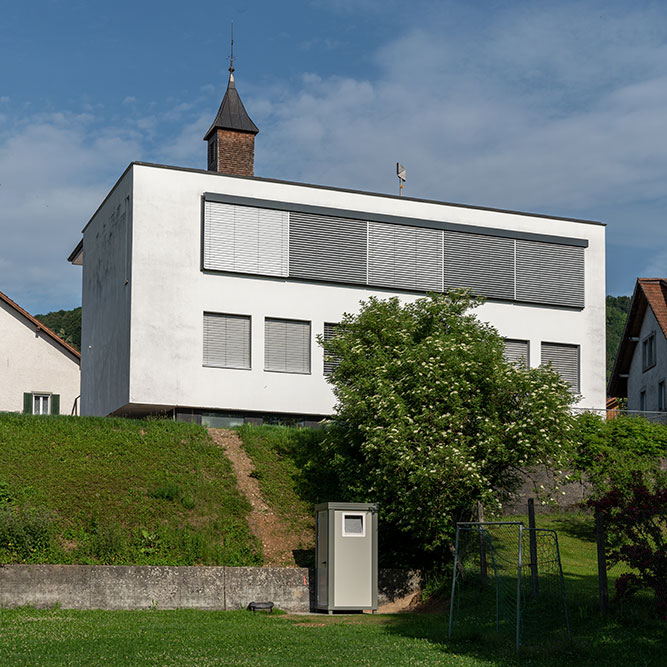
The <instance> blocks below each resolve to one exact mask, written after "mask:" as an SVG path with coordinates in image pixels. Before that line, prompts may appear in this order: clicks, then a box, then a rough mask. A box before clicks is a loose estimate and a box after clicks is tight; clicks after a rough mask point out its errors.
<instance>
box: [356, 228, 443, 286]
mask: <svg viewBox="0 0 667 667" xmlns="http://www.w3.org/2000/svg"><path fill="white" fill-rule="evenodd" d="M368 234H369V235H368V284H369V285H379V286H381V287H397V288H399V289H410V290H420V291H432V292H442V284H443V283H442V281H443V273H442V272H443V261H442V252H443V250H442V232H441V231H440V230H439V229H428V228H425V227H411V226H409V225H394V224H388V223H386V222H370V223H369V225H368Z"/></svg>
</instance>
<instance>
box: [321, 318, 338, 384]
mask: <svg viewBox="0 0 667 667" xmlns="http://www.w3.org/2000/svg"><path fill="white" fill-rule="evenodd" d="M336 326H337V325H336V324H333V323H331V322H325V323H324V335H323V336H322V338H323V339H324V342H325V343H326V342H327V341H330V340H332V339H333V337H334V336H335V335H336ZM339 364H340V359H339V358H338V357H332V356H329V355H328V354H327V351H326V350H325V351H324V375H331V373H333V371H334V369H335V368H337V367H338V365H339Z"/></svg>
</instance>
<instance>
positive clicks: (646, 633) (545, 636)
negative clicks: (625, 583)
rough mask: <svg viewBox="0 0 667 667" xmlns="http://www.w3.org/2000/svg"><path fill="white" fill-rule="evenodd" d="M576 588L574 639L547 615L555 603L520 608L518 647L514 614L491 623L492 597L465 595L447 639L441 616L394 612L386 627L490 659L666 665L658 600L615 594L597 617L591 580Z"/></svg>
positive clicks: (666, 636)
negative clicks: (604, 612) (619, 597)
mask: <svg viewBox="0 0 667 667" xmlns="http://www.w3.org/2000/svg"><path fill="white" fill-rule="evenodd" d="M578 579H579V580H580V581H579V584H581V586H580V587H578V588H577V589H575V590H574V591H572V594H571V596H570V600H569V605H568V606H569V616H570V625H571V629H572V641H571V642H568V641H567V637H566V635H565V633H564V631H563V623H562V620H563V619H562V615H560V614H556V616H555V617H554V616H552V615H551V614H552V613H553V610H554V609H555V607H553V606H549V608H547V609H543V610H541V613H542V614H543V616H542V617H541V618H540V610H539V605H538V606H533V607H531V606H530V605H526V606H525V610H526V611H525V613H527V614H529V613H530V614H532V616H531V618H530V619H524V618H523V615H522V623H523V625H524V632H523V633H522V646H521V648H520V651H519V654H518V657H517V654H516V650H515V629H516V625H515V623H516V616H510V617H509V618H507V619H505V620H503V621H501V623H500V628H499V631H497V630H496V623H495V604H494V598H495V596H493V595H489V594H488V593H487V594H486V595H482V596H480V595H470V596H467V598H465V599H462V600H461V603H460V604H457V608H456V610H455V613H454V631H453V633H452V637H451V638H449V637H448V626H449V617H448V615H446V614H442V615H435V614H422V615H420V614H405V615H397V616H395V617H394V619H393V620H392V623H390V624H388V626H387V632H389V633H392V634H397V635H401V636H406V637H412V638H416V639H421V640H424V641H428V642H431V643H433V644H437V645H439V646H440V647H441V648H442V651H443V652H446V653H449V654H455V655H459V656H462V655H465V656H469V657H473V658H477V659H479V660H487V661H489V662H493V664H495V665H515V664H531V665H548V666H551V665H553V666H556V665H558V666H561V665H600V666H603V665H604V666H605V667H606V666H610V667H614V666H616V665H618V666H619V667H620V666H624V667H625V666H626V665H651V666H652V665H656V666H657V665H664V664H665V647H666V646H667V643H666V642H667V624H665V623H664V622H661V621H659V620H657V618H656V616H655V605H654V604H652V602H653V600H650V598H649V597H647V596H646V597H645V596H640V597H638V598H637V599H634V600H625V601H623V603H622V604H621V603H620V602H618V601H615V600H613V601H612V602H611V605H610V611H609V613H608V614H607V615H606V616H605V617H602V616H600V614H599V611H598V606H597V597H596V596H594V595H593V596H591V595H590V591H591V590H596V586H595V583H594V582H591V581H585V579H595V578H594V577H588V578H587V577H578Z"/></svg>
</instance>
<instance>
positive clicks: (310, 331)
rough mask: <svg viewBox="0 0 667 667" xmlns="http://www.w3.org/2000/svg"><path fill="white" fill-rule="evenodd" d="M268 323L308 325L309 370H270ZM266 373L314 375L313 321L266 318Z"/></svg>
mask: <svg viewBox="0 0 667 667" xmlns="http://www.w3.org/2000/svg"><path fill="white" fill-rule="evenodd" d="M268 322H292V323H296V324H307V325H308V370H307V371H296V370H288V369H281V368H268V367H267V363H268V359H267V356H268V355H267V344H268V335H267V330H268V328H267V323H268ZM264 371H265V372H266V373H288V374H289V375H312V374H313V322H312V320H299V319H295V318H291V317H268V316H266V317H264Z"/></svg>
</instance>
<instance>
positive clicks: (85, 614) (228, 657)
mask: <svg viewBox="0 0 667 667" xmlns="http://www.w3.org/2000/svg"><path fill="white" fill-rule="evenodd" d="M631 630H632V629H628V628H626V627H623V626H619V625H618V624H617V623H616V622H614V621H613V620H611V621H608V622H606V623H604V624H599V625H598V626H597V630H596V632H595V633H594V634H585V635H580V636H578V637H577V638H576V640H575V642H574V644H573V646H571V647H568V646H562V647H559V648H553V647H549V648H548V649H544V650H542V649H539V648H537V649H535V648H533V649H531V650H527V651H524V652H523V653H522V655H521V659H520V661H517V659H516V657H515V655H514V652H513V649H512V648H510V647H508V646H507V645H506V644H505V643H504V642H503V641H499V640H498V638H496V637H494V636H492V635H489V634H486V633H485V632H484V631H483V630H480V631H473V632H470V633H469V634H468V636H466V637H459V638H457V639H456V640H454V641H451V642H450V641H448V640H447V617H446V616H442V615H415V614H405V615H387V616H381V615H377V616H371V615H367V614H364V615H350V616H334V617H329V616H286V615H274V616H268V615H264V614H252V613H250V612H245V611H241V612H198V611H186V610H180V611H160V610H151V611H135V612H126V611H123V612H121V611H117V612H111V611H65V610H58V609H56V610H35V609H31V608H23V609H15V610H1V611H0V656H2V657H1V658H0V662H2V664H3V665H27V664H30V665H59V664H68V665H97V664H105V665H212V664H220V665H239V664H256V665H313V664H316V665H353V664H357V665H364V664H365V665H450V664H451V665H518V664H520V665H545V666H550V667H551V666H553V667H556V666H558V667H561V666H563V665H600V666H607V665H608V666H611V667H613V666H615V665H662V664H664V643H662V644H661V638H660V637H659V636H653V637H651V636H648V635H647V633H646V632H645V631H641V629H640V628H635V629H634V630H635V631H631ZM662 642H664V635H663V637H662Z"/></svg>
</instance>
